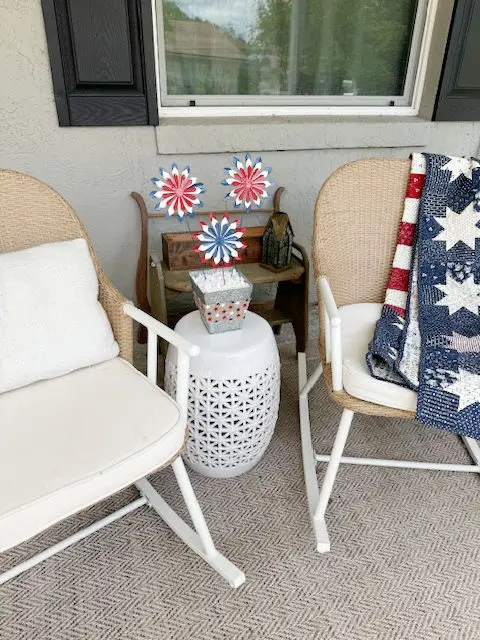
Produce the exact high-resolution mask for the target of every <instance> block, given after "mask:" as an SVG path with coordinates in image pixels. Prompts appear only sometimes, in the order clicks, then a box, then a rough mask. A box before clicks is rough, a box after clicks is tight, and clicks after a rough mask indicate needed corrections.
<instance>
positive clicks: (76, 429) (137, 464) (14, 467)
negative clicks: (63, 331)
mask: <svg viewBox="0 0 480 640" xmlns="http://www.w3.org/2000/svg"><path fill="white" fill-rule="evenodd" d="M26 194H27V196H28V200H29V202H30V203H33V204H32V205H30V206H28V205H26V202H25V197H26ZM74 238H85V239H86V240H87V242H88V238H87V236H86V233H85V231H84V229H83V227H82V225H81V223H80V221H79V219H78V218H77V216H76V215H75V212H74V211H73V209H72V208H71V207H70V205H69V204H68V203H67V202H66V201H65V200H64V199H63V198H62V197H61V196H60V195H59V194H58V193H56V192H55V191H54V190H53V189H51V188H50V187H48V186H47V185H45V184H43V183H41V182H40V181H38V180H36V179H34V178H32V177H30V176H27V175H24V174H20V173H17V172H15V171H8V170H3V171H0V253H2V252H10V251H15V250H20V249H25V248H29V247H33V246H36V245H38V244H42V243H46V242H55V241H62V240H71V239H74ZM89 248H90V252H91V255H92V258H93V260H94V264H95V268H96V270H97V275H98V280H99V287H100V294H99V300H100V302H101V304H102V306H103V307H104V309H105V311H106V313H107V316H108V319H109V321H110V324H111V325H112V329H113V333H114V336H115V339H116V341H117V343H118V344H119V346H120V356H119V357H117V358H113V360H109V361H107V362H104V363H101V364H100V365H94V366H91V367H87V368H85V369H80V370H78V371H75V372H73V373H70V374H67V375H64V376H61V377H59V378H54V379H51V380H45V381H42V382H39V383H36V384H33V385H29V386H26V387H22V388H20V389H15V390H13V391H7V392H4V393H2V394H0V416H1V429H0V553H1V552H4V551H6V550H7V549H10V548H12V547H15V546H17V545H19V544H21V543H22V542H24V541H26V540H28V539H29V538H31V537H33V536H35V535H36V534H38V533H40V532H41V531H43V530H44V529H47V528H48V527H50V526H52V525H54V524H55V523H57V522H59V521H60V520H63V519H64V518H67V517H69V516H71V515H73V514H75V513H77V512H78V511H81V510H83V509H85V508H87V507H89V506H91V505H93V504H95V503H97V502H100V501H101V500H103V499H105V498H107V497H108V496H110V495H112V494H114V493H116V492H118V491H120V490H121V489H123V488H125V487H127V486H129V485H131V484H135V486H136V487H137V489H138V490H139V492H140V496H139V497H138V499H136V500H134V501H133V502H132V503H131V504H128V505H127V506H125V507H123V508H121V509H119V510H118V511H116V512H115V513H112V514H110V515H108V516H107V517H105V518H103V519H102V520H100V521H98V522H96V523H95V524H93V525H91V526H89V527H87V528H85V529H83V530H81V531H79V532H77V533H75V534H74V535H72V536H70V537H69V538H67V539H65V540H63V541H61V542H59V543H57V544H56V545H54V546H53V547H50V548H49V549H46V550H45V551H42V552H41V553H39V554H37V555H35V556H34V557H32V558H30V559H29V560H27V561H25V562H22V563H21V564H19V565H17V566H15V567H13V568H11V569H9V570H7V571H6V572H4V573H3V574H1V575H0V584H2V583H5V582H6V581H7V580H10V579H12V578H14V577H16V576H18V575H19V574H21V573H23V572H24V571H26V570H27V569H29V568H30V567H33V566H35V565H36V564H38V563H39V562H42V561H43V560H45V559H46V558H49V557H50V556H52V555H53V554H55V553H57V552H59V551H61V550H62V549H65V548H66V547H68V546H70V545H71V544H73V543H75V542H77V541H78V540H82V539H83V538H85V537H86V536H88V535H89V534H90V533H93V532H95V531H97V530H99V529H100V528H102V527H104V526H106V525H108V524H110V523H111V522H113V521H114V520H117V519H118V518H121V517H122V516H125V515H127V514H128V513H130V512H132V511H133V510H134V509H137V508H139V507H142V506H143V505H148V506H150V507H152V508H153V509H154V510H155V511H156V512H157V513H158V514H159V515H160V516H161V518H163V520H164V521H165V522H166V523H167V524H168V525H169V526H170V527H171V528H172V529H173V531H175V533H177V535H178V536H179V537H180V538H181V539H182V540H183V542H184V543H185V544H187V545H188V546H189V547H190V548H191V549H192V550H193V551H195V553H197V554H198V555H199V556H200V557H201V558H203V559H204V560H205V561H206V562H207V563H209V564H210V565H211V566H212V567H213V568H214V569H215V571H217V572H218V573H219V574H220V575H221V576H223V577H224V578H225V579H226V580H227V581H228V582H229V583H230V585H232V586H233V587H238V586H240V585H241V584H242V583H243V582H244V581H245V576H244V574H243V573H242V571H240V570H239V569H238V568H237V567H235V566H234V565H233V564H232V563H231V562H229V561H228V560H227V559H226V558H224V557H223V556H222V555H221V554H220V553H219V552H218V551H217V549H216V548H215V545H214V543H213V540H212V538H211V536H210V532H209V530H208V527H207V524H206V522H205V519H204V517H203V514H202V511H201V509H200V506H199V504H198V502H197V499H196V497H195V494H194V492H193V489H192V486H191V484H190V481H189V478H188V475H187V473H186V470H185V467H184V465H183V462H182V458H181V452H182V449H183V445H184V442H185V436H186V416H187V400H188V383H189V357H190V356H195V355H196V354H197V353H198V348H197V347H196V346H194V345H192V344H190V343H189V342H187V341H186V340H185V339H184V338H182V337H181V336H179V335H177V334H176V333H175V332H173V331H172V330H171V329H169V328H168V327H166V326H164V325H163V324H161V323H160V322H158V321H157V320H155V319H153V318H151V317H150V316H148V315H147V314H145V313H143V312H142V311H140V310H138V309H136V308H135V307H134V306H133V304H131V303H129V302H128V301H127V300H125V299H124V298H123V296H122V295H121V294H120V293H119V292H118V291H117V290H116V289H115V288H114V287H113V286H112V284H111V283H110V282H109V280H108V279H107V278H106V276H105V274H104V273H103V271H102V269H101V267H100V266H99V264H98V262H97V260H96V258H95V255H94V253H93V250H92V248H91V245H90V244H89ZM132 319H134V320H136V321H138V322H139V323H140V324H142V325H143V326H145V327H146V328H147V330H148V356H147V357H148V373H147V377H145V376H143V375H142V374H141V373H140V372H138V371H137V370H136V369H134V368H133V366H132V365H131V364H130V363H131V361H132V344H133V343H132V335H133V334H132V328H133V327H132ZM158 337H160V338H162V339H164V340H167V341H168V342H169V343H170V344H172V345H174V346H175V347H176V348H177V349H178V372H177V385H176V390H177V391H176V401H175V400H173V399H172V398H170V397H169V396H168V395H167V394H166V393H165V392H164V391H162V390H161V389H160V388H158V387H157V386H156V377H157V339H158ZM65 433H67V435H65ZM167 465H171V467H172V469H173V472H174V474H175V477H176V480H177V482H178V485H179V488H180V491H181V493H182V496H183V498H184V500H185V503H186V505H187V508H188V511H189V513H190V516H191V519H192V522H193V524H194V527H195V530H194V529H192V528H191V527H190V526H189V525H187V524H186V523H185V522H184V521H183V520H182V519H181V518H180V517H179V516H178V515H177V514H176V513H175V511H173V509H172V508H171V507H170V506H169V505H168V504H167V503H166V502H165V501H164V500H163V499H162V498H161V496H160V495H159V494H158V493H157V491H156V490H155V489H154V488H153V486H152V485H151V484H150V482H148V480H146V478H145V476H146V475H148V474H150V473H152V472H153V471H156V470H157V469H159V468H161V467H164V466H167Z"/></svg>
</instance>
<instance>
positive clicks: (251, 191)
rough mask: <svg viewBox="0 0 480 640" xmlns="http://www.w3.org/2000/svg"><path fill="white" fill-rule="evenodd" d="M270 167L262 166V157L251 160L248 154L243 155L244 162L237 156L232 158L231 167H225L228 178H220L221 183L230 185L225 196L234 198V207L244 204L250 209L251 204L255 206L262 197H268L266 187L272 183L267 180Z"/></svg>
mask: <svg viewBox="0 0 480 640" xmlns="http://www.w3.org/2000/svg"><path fill="white" fill-rule="evenodd" d="M270 171H271V168H270V167H265V168H262V159H261V158H257V159H256V160H255V162H252V159H251V157H250V154H248V153H247V155H246V156H245V163H243V162H241V161H240V160H239V159H238V158H235V157H234V158H233V168H228V167H227V168H226V169H225V172H226V173H227V175H228V178H225V179H224V180H222V184H223V185H226V186H229V187H231V190H230V191H229V192H228V193H227V195H226V198H234V199H235V204H234V206H235V207H240V206H242V205H243V206H244V207H245V209H250V208H251V207H252V204H255V205H256V206H257V207H258V206H259V205H260V201H261V199H262V198H267V197H268V192H267V189H268V187H270V186H271V185H272V184H273V183H272V182H270V181H269V180H267V177H268V174H269V173H270Z"/></svg>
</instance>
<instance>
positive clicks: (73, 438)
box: [0, 358, 185, 552]
mask: <svg viewBox="0 0 480 640" xmlns="http://www.w3.org/2000/svg"><path fill="white" fill-rule="evenodd" d="M0 416H1V421H0V552H1V551H4V550H5V549H8V548H9V547H12V546H15V545H17V544H19V543H21V542H23V541H24V540H27V539H28V538H30V537H32V536H34V535H35V534H37V533H39V532H40V531H42V530H43V529H46V528H47V527H49V526H50V525H52V524H54V523H56V522H58V521H60V520H62V519H63V518H66V517H67V516H69V515H71V514H73V513H76V512H77V511H80V510H82V509H84V508H86V507H88V506H90V505H92V504H95V503H96V502H98V501H100V500H102V499H103V498H105V497H107V496H109V495H111V494H113V493H115V492H117V491H119V490H120V489H122V488H123V487H126V486H128V485H130V484H132V483H133V482H135V481H136V480H138V479H139V478H142V477H144V476H146V475H147V474H148V473H151V472H152V471H154V470H155V469H157V468H158V467H160V466H162V465H163V464H164V463H165V462H167V461H168V460H170V459H171V458H172V457H173V456H174V455H175V454H176V453H177V452H178V451H179V450H180V449H181V447H182V444H183V442H184V438H185V427H184V424H183V420H182V419H181V416H180V411H179V408H178V405H177V404H176V403H175V402H174V401H173V400H172V399H171V398H170V397H169V396H168V395H167V394H166V393H165V392H164V391H162V390H161V389H159V388H158V387H157V386H155V385H153V384H152V383H151V382H149V381H148V380H147V378H145V376H143V375H142V374H141V373H139V372H138V371H137V370H136V369H134V367H132V366H131V365H130V364H129V363H127V362H126V361H125V360H122V359H121V358H114V359H113V360H108V361H107V362H103V363H101V364H97V365H94V366H92V367H88V368H85V369H79V370H78V371H75V372H73V373H70V374H68V375H66V376H62V377H59V378H55V379H52V380H46V381H42V382H37V383H35V384H32V385H30V386H28V387H24V388H22V389H16V390H15V391H9V392H7V393H3V394H1V395H0Z"/></svg>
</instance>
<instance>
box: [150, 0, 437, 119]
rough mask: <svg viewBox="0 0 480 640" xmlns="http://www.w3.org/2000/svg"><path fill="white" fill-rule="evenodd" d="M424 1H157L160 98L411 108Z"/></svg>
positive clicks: (181, 103)
mask: <svg viewBox="0 0 480 640" xmlns="http://www.w3.org/2000/svg"><path fill="white" fill-rule="evenodd" d="M427 7H428V0H392V1H390V0H388V1H386V0H158V1H157V22H158V58H159V79H160V100H161V105H162V107H167V108H168V107H176V108H179V107H216V108H217V109H218V107H242V108H243V107H259V106H260V107H312V106H313V107H320V106H352V107H355V106H356V107H359V106H360V107H374V106H377V107H378V106H380V107H389V106H396V107H409V106H410V105H412V99H413V89H414V83H415V78H416V74H417V67H418V63H419V57H420V50H421V43H422V36H423V32H424V27H425V20H426V16H427ZM182 111H183V110H182ZM193 111H194V110H192V113H191V115H194V113H193Z"/></svg>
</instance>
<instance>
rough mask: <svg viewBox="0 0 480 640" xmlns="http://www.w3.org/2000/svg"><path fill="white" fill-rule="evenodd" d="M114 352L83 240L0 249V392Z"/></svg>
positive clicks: (111, 333) (95, 274)
mask: <svg viewBox="0 0 480 640" xmlns="http://www.w3.org/2000/svg"><path fill="white" fill-rule="evenodd" d="M118 352H119V349H118V344H117V343H116V342H115V339H114V337H113V332H112V328H111V326H110V323H109V321H108V318H107V315H106V313H105V311H104V309H103V307H102V305H101V304H100V302H99V301H98V279H97V273H96V271H95V267H94V265H93V262H92V259H91V256H90V252H89V250H88V245H87V243H86V241H85V240H84V239H83V238H77V239H76V240H68V241H66V242H52V243H48V244H42V245H39V246H37V247H32V248H31V249H24V250H22V251H14V252H12V253H0V393H2V392H4V391H9V390H11V389H16V388H18V387H23V386H25V385H27V384H31V383H32V382H36V381H37V380H45V379H48V378H56V377H57V376H61V375H64V374H66V373H69V372H70V371H74V370H75V369H80V368H81V367H86V366H89V365H93V364H97V363H98V362H103V361H104V360H109V359H110V358H114V357H116V356H117V355H118ZM52 409H53V410H54V407H52ZM0 422H1V421H0Z"/></svg>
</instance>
